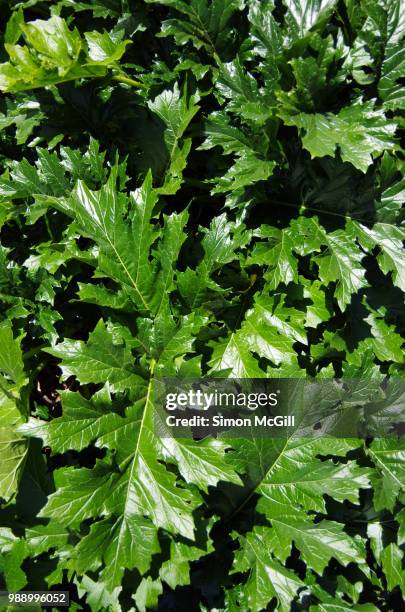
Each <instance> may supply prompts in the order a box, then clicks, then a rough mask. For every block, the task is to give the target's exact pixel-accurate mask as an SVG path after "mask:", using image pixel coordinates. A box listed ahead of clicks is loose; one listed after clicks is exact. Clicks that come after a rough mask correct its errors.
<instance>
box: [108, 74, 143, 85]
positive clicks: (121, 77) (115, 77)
mask: <svg viewBox="0 0 405 612" xmlns="http://www.w3.org/2000/svg"><path fill="white" fill-rule="evenodd" d="M112 78H113V81H118V82H119V83H126V84H127V85H132V87H138V88H140V89H143V88H144V87H145V85H144V84H143V83H141V82H140V81H135V80H134V79H131V78H130V77H128V76H126V75H124V74H114V75H113V77H112Z"/></svg>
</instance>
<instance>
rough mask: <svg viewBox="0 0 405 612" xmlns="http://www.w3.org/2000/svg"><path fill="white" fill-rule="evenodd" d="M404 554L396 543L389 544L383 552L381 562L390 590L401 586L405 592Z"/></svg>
mask: <svg viewBox="0 0 405 612" xmlns="http://www.w3.org/2000/svg"><path fill="white" fill-rule="evenodd" d="M402 559H403V554H402V552H401V550H400V549H399V548H398V546H397V545H396V544H393V543H392V544H389V545H388V546H387V547H386V548H384V550H383V551H382V553H381V564H382V567H383V570H384V575H385V578H386V580H387V587H388V589H389V590H390V591H392V589H394V588H395V587H396V586H399V588H400V589H401V591H402V593H404V592H405V572H404V570H403V569H402Z"/></svg>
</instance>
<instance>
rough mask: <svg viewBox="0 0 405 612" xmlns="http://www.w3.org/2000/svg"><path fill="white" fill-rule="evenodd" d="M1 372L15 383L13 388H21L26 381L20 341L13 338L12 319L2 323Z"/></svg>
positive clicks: (0, 332)
mask: <svg viewBox="0 0 405 612" xmlns="http://www.w3.org/2000/svg"><path fill="white" fill-rule="evenodd" d="M0 345H1V351H0V372H2V373H3V374H5V375H6V376H7V378H8V379H9V380H10V381H12V382H13V383H14V385H13V388H15V389H16V390H18V389H20V388H21V387H22V386H23V385H24V384H25V383H26V382H27V379H26V376H25V372H24V364H23V360H22V351H21V348H20V342H19V341H18V340H15V339H14V338H13V330H12V327H11V323H10V321H5V322H4V323H2V324H1V325H0Z"/></svg>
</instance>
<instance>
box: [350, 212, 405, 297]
mask: <svg viewBox="0 0 405 612" xmlns="http://www.w3.org/2000/svg"><path fill="white" fill-rule="evenodd" d="M355 227H356V229H357V232H358V236H359V240H360V243H361V245H362V246H363V247H364V248H365V249H367V250H368V251H370V252H371V251H372V250H373V249H374V248H375V247H379V250H380V254H379V255H378V256H377V261H378V264H379V266H380V268H381V270H382V271H383V272H384V274H388V273H389V272H391V273H392V282H393V283H394V285H396V286H397V287H399V288H400V289H402V291H405V272H404V270H405V255H404V252H403V249H402V242H403V240H404V239H405V233H404V232H403V231H402V230H401V228H399V227H396V226H395V225H391V224H388V223H376V224H375V225H374V226H373V228H372V229H369V228H368V227H366V226H364V225H361V224H360V223H358V224H355Z"/></svg>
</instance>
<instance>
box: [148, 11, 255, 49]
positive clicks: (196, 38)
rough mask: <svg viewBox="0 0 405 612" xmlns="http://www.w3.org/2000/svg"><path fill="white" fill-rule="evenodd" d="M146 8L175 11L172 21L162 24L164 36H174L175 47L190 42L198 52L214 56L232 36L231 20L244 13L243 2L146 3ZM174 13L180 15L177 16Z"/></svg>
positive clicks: (224, 46)
mask: <svg viewBox="0 0 405 612" xmlns="http://www.w3.org/2000/svg"><path fill="white" fill-rule="evenodd" d="M146 2H147V3H148V4H149V3H150V4H163V5H165V6H167V7H169V8H171V9H174V12H173V18H172V19H168V20H166V21H164V22H163V24H162V33H163V35H164V36H174V37H175V40H176V42H177V43H178V44H180V45H183V44H185V43H186V42H189V41H190V42H192V43H193V45H194V46H195V47H196V48H197V49H201V48H202V47H203V48H205V49H206V50H207V51H208V52H209V53H211V54H213V55H216V54H217V52H220V51H221V50H222V49H226V45H227V43H229V41H230V39H231V37H232V34H233V33H234V32H233V29H232V27H231V24H230V20H231V18H232V16H233V14H234V13H235V11H237V10H241V9H243V6H244V2H243V0H214V1H213V2H212V3H209V2H208V1H207V0H191V1H190V2H185V1H184V0H146ZM177 12H178V13H180V15H177Z"/></svg>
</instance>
